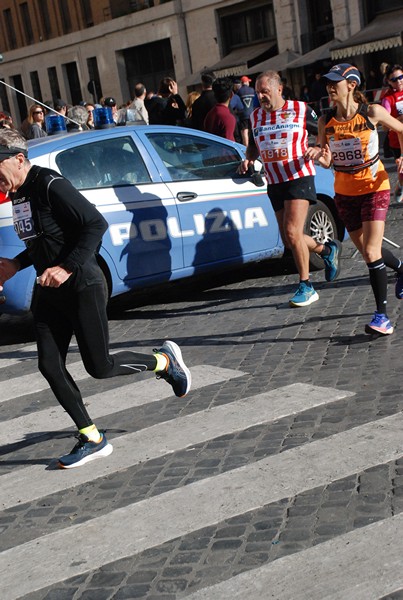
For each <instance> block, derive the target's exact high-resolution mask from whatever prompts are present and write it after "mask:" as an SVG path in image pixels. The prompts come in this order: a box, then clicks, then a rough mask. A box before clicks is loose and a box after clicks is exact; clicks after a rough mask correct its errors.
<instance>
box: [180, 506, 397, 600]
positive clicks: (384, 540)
mask: <svg viewBox="0 0 403 600" xmlns="http://www.w3.org/2000/svg"><path fill="white" fill-rule="evenodd" d="M402 539H403V513H401V514H399V515H396V516H393V517H390V518H388V519H384V520H382V521H378V522H377V523H372V524H371V525H366V526H365V527H361V528H360V529H357V530H355V531H350V532H349V533H346V534H343V535H340V536H338V537H336V538H334V539H332V540H329V541H326V542H322V543H321V544H318V545H317V546H313V547H312V548H308V549H306V550H303V551H302V552H296V553H295V554H292V555H289V556H284V557H282V558H279V559H277V560H275V561H273V562H271V563H269V564H267V565H264V566H262V567H259V568H258V569H252V570H250V571H246V572H244V573H240V574H239V575H236V576H235V577H233V578H231V579H229V580H227V581H223V582H221V583H218V584H216V585H213V586H211V587H207V588H204V589H203V590H199V591H197V592H194V593H193V594H190V595H188V596H186V600H245V598H251V599H252V600H267V599H268V598H272V599H273V600H296V598H297V599H298V600H323V599H324V598H326V600H347V599H351V600H370V599H373V600H378V599H379V598H381V597H384V596H386V595H387V594H391V593H392V592H394V591H396V590H400V589H401V588H403V573H402Z"/></svg>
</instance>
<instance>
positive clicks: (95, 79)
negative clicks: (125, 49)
mask: <svg viewBox="0 0 403 600" xmlns="http://www.w3.org/2000/svg"><path fill="white" fill-rule="evenodd" d="M87 69H88V75H89V76H90V80H89V82H88V88H87V89H88V91H89V92H90V94H92V96H93V98H94V102H98V100H99V99H100V98H101V97H102V87H101V81H100V78H99V71H98V62H97V58H96V56H92V57H91V58H87ZM94 88H95V89H94Z"/></svg>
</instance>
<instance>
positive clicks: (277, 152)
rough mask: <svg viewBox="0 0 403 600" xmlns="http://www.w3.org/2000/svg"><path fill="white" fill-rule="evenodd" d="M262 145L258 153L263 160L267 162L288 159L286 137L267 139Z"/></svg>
mask: <svg viewBox="0 0 403 600" xmlns="http://www.w3.org/2000/svg"><path fill="white" fill-rule="evenodd" d="M262 145H263V148H262V149H261V151H260V155H261V157H262V160H263V162H266V163H269V162H279V161H282V160H288V156H289V154H288V143H287V138H278V139H276V138H274V139H268V140H265V142H264V143H263V144H262Z"/></svg>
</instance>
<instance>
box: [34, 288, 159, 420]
mask: <svg viewBox="0 0 403 600" xmlns="http://www.w3.org/2000/svg"><path fill="white" fill-rule="evenodd" d="M33 315H34V322H35V328H36V335H37V344H38V366H39V370H40V372H41V373H42V375H43V376H44V377H45V378H46V379H47V381H48V383H49V385H50V387H51V389H52V391H53V393H54V394H55V396H56V398H57V400H58V401H59V403H60V404H61V405H62V407H63V408H64V410H65V411H66V412H67V413H68V414H69V415H70V417H71V418H72V420H73V421H74V423H75V424H76V426H77V428H78V429H83V428H84V427H88V426H89V425H92V420H91V418H90V416H89V414H88V412H87V410H86V408H85V406H84V402H83V399H82V396H81V393H80V390H79V389H78V387H77V385H76V383H75V381H74V380H73V378H72V377H71V375H70V373H69V372H68V371H67V369H66V356H67V351H68V348H69V345H70V341H71V338H72V335H73V333H74V334H75V336H76V339H77V344H78V347H79V350H80V353H81V358H82V361H83V363H84V366H85V369H86V370H87V372H88V373H89V374H90V375H92V377H95V378H97V379H105V378H108V377H115V376H116V375H133V374H135V373H138V372H139V371H146V370H148V371H153V370H154V369H155V368H156V365H157V361H156V359H155V357H154V355H152V354H140V353H138V352H131V351H130V350H127V351H123V352H117V353H116V354H110V353H109V330H108V319H107V314H106V300H105V291H104V288H103V286H102V285H98V284H96V285H89V286H87V287H85V288H84V289H83V290H81V291H79V292H77V291H72V290H69V289H66V290H64V289H63V288H39V289H38V290H37V295H36V301H35V306H34V307H33Z"/></svg>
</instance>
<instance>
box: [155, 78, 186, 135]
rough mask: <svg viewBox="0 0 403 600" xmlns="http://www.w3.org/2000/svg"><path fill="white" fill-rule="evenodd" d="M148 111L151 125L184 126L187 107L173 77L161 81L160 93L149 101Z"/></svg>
mask: <svg viewBox="0 0 403 600" xmlns="http://www.w3.org/2000/svg"><path fill="white" fill-rule="evenodd" d="M147 110H148V117H149V122H150V125H152V124H160V125H183V122H184V119H185V113H186V106H185V103H184V101H183V99H182V97H181V96H180V95H179V94H178V84H177V83H176V81H175V80H174V79H172V77H164V79H162V80H161V81H160V85H159V88H158V93H157V95H156V96H153V97H152V98H151V99H150V100H149V102H148V105H147Z"/></svg>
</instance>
